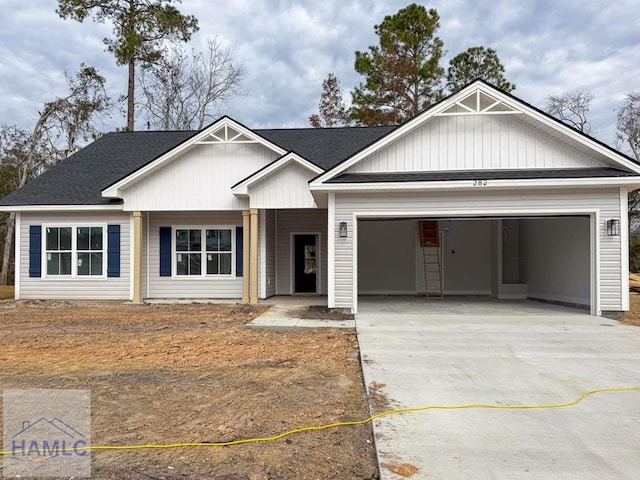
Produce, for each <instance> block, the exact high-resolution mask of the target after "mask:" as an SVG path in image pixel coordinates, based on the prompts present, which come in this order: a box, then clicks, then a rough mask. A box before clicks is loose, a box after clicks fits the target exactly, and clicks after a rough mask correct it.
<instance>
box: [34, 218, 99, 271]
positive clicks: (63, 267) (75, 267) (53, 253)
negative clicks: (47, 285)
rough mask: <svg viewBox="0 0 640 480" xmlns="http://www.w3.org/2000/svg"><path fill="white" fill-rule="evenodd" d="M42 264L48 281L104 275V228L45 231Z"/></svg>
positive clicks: (59, 227)
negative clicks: (48, 278) (52, 278)
mask: <svg viewBox="0 0 640 480" xmlns="http://www.w3.org/2000/svg"><path fill="white" fill-rule="evenodd" d="M44 243H45V259H46V261H45V264H46V276H48V277H94V276H99V277H101V276H103V275H104V269H105V266H104V262H105V258H106V257H105V253H104V244H105V242H104V227H98V226H86V227H85V226H78V227H67V226H48V227H45V239H44Z"/></svg>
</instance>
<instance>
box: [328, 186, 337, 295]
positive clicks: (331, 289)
mask: <svg viewBox="0 0 640 480" xmlns="http://www.w3.org/2000/svg"><path fill="white" fill-rule="evenodd" d="M335 248H336V194H335V193H333V192H332V193H329V198H328V210H327V276H328V277H327V306H328V308H335V306H336V281H335V274H336V266H335V261H336V252H335Z"/></svg>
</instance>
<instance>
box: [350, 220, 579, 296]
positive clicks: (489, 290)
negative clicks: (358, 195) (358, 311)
mask: <svg viewBox="0 0 640 480" xmlns="http://www.w3.org/2000/svg"><path fill="white" fill-rule="evenodd" d="M417 228H418V222H417V221H416V220H369V221H366V220H365V221H360V222H359V224H358V230H359V235H358V278H359V282H358V291H359V293H360V294H364V295H412V294H424V292H425V282H424V263H423V257H422V249H421V248H420V247H419V244H418V241H417V238H418V236H417ZM439 229H440V232H441V249H442V267H443V277H444V293H445V295H491V296H494V297H497V298H503V299H509V298H536V299H542V300H550V301H558V302H565V303H570V304H578V305H585V306H588V305H589V304H590V288H591V286H590V240H589V231H590V225H589V218H588V217H555V218H530V219H518V218H512V219H511V218H505V219H500V220H496V219H473V220H458V219H453V220H440V221H439ZM430 291H431V289H430Z"/></svg>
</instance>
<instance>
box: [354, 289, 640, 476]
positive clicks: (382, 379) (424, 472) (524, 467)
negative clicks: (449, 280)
mask: <svg viewBox="0 0 640 480" xmlns="http://www.w3.org/2000/svg"><path fill="white" fill-rule="evenodd" d="M356 324H357V330H358V338H359V341H360V348H361V353H362V357H363V367H364V374H365V382H366V384H367V386H368V388H369V389H370V392H372V391H375V392H376V393H378V394H381V396H382V397H381V396H380V395H378V396H374V397H377V399H378V402H379V401H380V399H381V398H382V399H385V398H386V400H387V401H388V405H387V406H385V405H380V404H377V405H374V410H375V411H381V410H384V409H386V408H397V407H406V406H418V405H424V404H461V403H471V402H487V403H495V404H539V403H557V402H566V401H570V400H573V399H575V398H576V397H578V396H580V395H581V394H582V393H583V392H584V391H586V390H589V389H596V388H602V387H617V386H630V385H640V368H639V367H638V366H639V365H640V328H638V327H630V326H624V325H620V324H618V323H617V322H615V321H612V320H608V319H604V318H600V317H592V316H590V315H588V314H587V313H586V311H582V310H575V309H569V308H563V307H556V306H552V305H547V304H542V303H537V302H497V301H493V300H489V299H462V300H456V301H451V300H445V301H444V302H440V301H429V303H428V305H425V301H424V300H417V299H415V298H405V299H397V298H393V297H386V298H385V297H372V298H366V297H361V299H360V306H359V313H358V315H357V317H356ZM383 403H384V402H383ZM639 406H640V392H638V391H635V392H616V393H602V394H598V395H595V396H591V397H589V398H587V399H586V400H584V402H582V403H580V404H579V405H577V406H574V407H567V408H562V409H556V410H487V409H483V410H480V409H470V410H429V411H425V412H416V413H407V414H402V415H394V416H389V417H385V418H383V419H380V420H377V421H376V422H375V425H374V429H375V434H376V443H377V448H378V455H379V461H380V464H381V466H382V469H381V473H382V478H386V479H396V478H406V475H407V473H411V472H414V471H415V469H414V468H413V467H415V468H417V469H418V470H417V473H415V475H413V476H412V477H411V478H428V479H469V478H474V479H513V478H531V479H541V478H553V479H581V480H583V479H623V478H628V479H636V478H637V477H638V472H640V455H639V454H638V452H639V451H640V408H638V407H639ZM394 471H396V472H399V474H397V473H393V472H394Z"/></svg>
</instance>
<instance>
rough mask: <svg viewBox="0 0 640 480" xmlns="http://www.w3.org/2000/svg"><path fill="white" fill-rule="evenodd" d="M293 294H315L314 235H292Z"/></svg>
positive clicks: (316, 270)
mask: <svg viewBox="0 0 640 480" xmlns="http://www.w3.org/2000/svg"><path fill="white" fill-rule="evenodd" d="M293 238H294V255H293V272H294V292H295V293H316V278H317V275H318V273H317V272H318V268H317V261H316V247H317V245H316V235H294V237H293Z"/></svg>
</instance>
